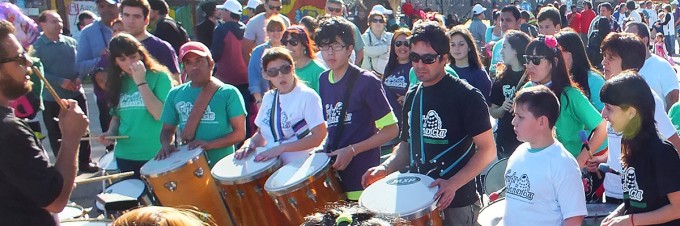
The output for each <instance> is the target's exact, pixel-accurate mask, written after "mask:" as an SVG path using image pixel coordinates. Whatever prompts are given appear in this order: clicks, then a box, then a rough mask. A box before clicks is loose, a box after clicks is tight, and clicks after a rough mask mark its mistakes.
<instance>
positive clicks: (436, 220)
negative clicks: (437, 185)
mask: <svg viewBox="0 0 680 226" xmlns="http://www.w3.org/2000/svg"><path fill="white" fill-rule="evenodd" d="M442 214H444V213H442V212H441V211H439V210H434V211H432V212H430V213H428V214H426V215H425V216H422V217H419V218H416V219H413V220H410V222H409V225H415V226H442V225H444V219H443V218H442Z"/></svg>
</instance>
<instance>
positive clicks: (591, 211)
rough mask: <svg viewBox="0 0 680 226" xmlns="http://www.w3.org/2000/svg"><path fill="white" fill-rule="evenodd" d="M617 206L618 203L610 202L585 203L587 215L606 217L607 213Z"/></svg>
mask: <svg viewBox="0 0 680 226" xmlns="http://www.w3.org/2000/svg"><path fill="white" fill-rule="evenodd" d="M617 207H619V205H617V204H611V203H588V204H586V209H588V217H606V216H608V215H609V213H611V212H613V211H614V210H616V208H617Z"/></svg>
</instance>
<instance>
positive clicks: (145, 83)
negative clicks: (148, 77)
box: [137, 82, 149, 87]
mask: <svg viewBox="0 0 680 226" xmlns="http://www.w3.org/2000/svg"><path fill="white" fill-rule="evenodd" d="M147 84H149V83H147V82H142V83H139V84H137V87H140V86H143V85H147Z"/></svg>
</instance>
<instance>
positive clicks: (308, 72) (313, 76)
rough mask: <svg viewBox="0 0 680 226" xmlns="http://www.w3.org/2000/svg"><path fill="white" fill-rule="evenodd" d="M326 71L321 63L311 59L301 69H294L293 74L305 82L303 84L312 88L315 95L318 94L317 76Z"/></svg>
mask: <svg viewBox="0 0 680 226" xmlns="http://www.w3.org/2000/svg"><path fill="white" fill-rule="evenodd" d="M326 70H328V69H327V68H326V67H325V66H324V65H323V63H321V62H319V61H317V60H314V59H312V60H311V61H309V63H308V64H307V65H305V67H303V68H295V74H296V75H297V76H298V78H300V80H302V81H303V82H305V84H306V85H307V86H308V87H309V88H312V89H313V90H314V91H315V92H316V94H319V76H321V73H322V72H324V71H326Z"/></svg>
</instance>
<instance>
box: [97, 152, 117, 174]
mask: <svg viewBox="0 0 680 226" xmlns="http://www.w3.org/2000/svg"><path fill="white" fill-rule="evenodd" d="M113 153H114V152H113V151H111V152H109V153H106V154H104V155H102V157H100V158H99V168H101V169H102V170H103V171H104V173H106V172H118V171H119V170H118V163H117V162H116V157H115V156H114V154H113Z"/></svg>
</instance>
